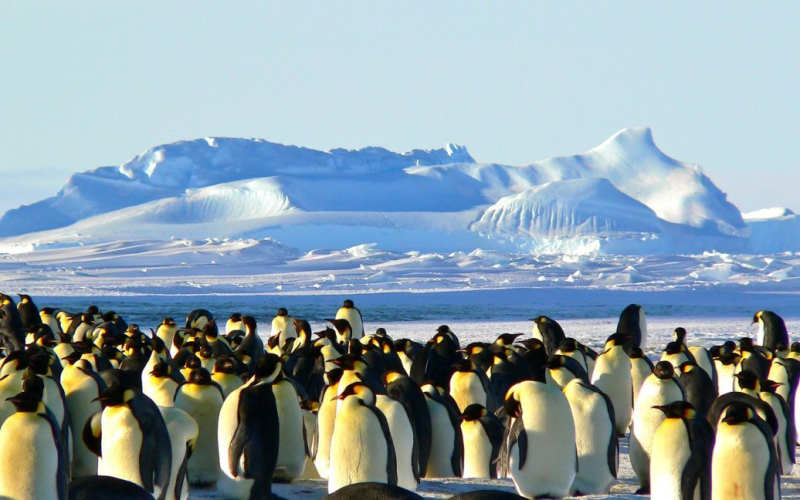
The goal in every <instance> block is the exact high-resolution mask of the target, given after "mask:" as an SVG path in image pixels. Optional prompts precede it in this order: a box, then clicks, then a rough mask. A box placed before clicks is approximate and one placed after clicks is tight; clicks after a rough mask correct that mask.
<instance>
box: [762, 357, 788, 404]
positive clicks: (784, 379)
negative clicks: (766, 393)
mask: <svg viewBox="0 0 800 500" xmlns="http://www.w3.org/2000/svg"><path fill="white" fill-rule="evenodd" d="M783 363H784V360H783V359H781V358H775V359H774V360H773V361H772V364H771V365H770V367H769V375H768V376H767V378H768V379H769V380H772V381H773V382H777V383H779V384H782V385H780V386H779V387H778V388H777V389H775V392H776V393H778V394H780V395H781V397H783V399H784V401H787V402H788V401H789V396H790V394H789V391H790V390H791V383H790V382H791V381H790V380H789V373H788V372H787V370H786V367H785V366H784V364H783Z"/></svg>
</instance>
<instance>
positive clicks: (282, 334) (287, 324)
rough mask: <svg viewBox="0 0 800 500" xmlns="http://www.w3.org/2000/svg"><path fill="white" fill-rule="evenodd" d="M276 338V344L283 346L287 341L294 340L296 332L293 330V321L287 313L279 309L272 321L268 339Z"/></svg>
mask: <svg viewBox="0 0 800 500" xmlns="http://www.w3.org/2000/svg"><path fill="white" fill-rule="evenodd" d="M276 335H277V336H278V339H279V340H278V343H279V344H280V345H283V343H284V342H286V340H287V339H291V338H296V337H297V331H296V330H295V329H294V321H293V320H292V317H291V316H289V311H287V310H286V308H283V307H281V308H280V309H278V314H277V316H275V318H273V319H272V332H271V333H270V334H269V336H270V337H273V336H276Z"/></svg>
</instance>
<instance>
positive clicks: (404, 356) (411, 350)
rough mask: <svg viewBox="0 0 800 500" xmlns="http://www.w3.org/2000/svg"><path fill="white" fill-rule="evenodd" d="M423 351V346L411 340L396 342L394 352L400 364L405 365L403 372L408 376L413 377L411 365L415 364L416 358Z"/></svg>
mask: <svg viewBox="0 0 800 500" xmlns="http://www.w3.org/2000/svg"><path fill="white" fill-rule="evenodd" d="M421 350H422V345H421V344H420V343H418V342H414V341H413V340H409V339H400V340H395V341H394V351H395V352H396V353H397V357H399V358H400V362H401V363H403V370H404V371H405V374H406V375H411V365H412V364H413V363H414V357H415V356H416V355H417V353H418V352H420V351H421Z"/></svg>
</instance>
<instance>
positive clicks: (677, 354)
mask: <svg viewBox="0 0 800 500" xmlns="http://www.w3.org/2000/svg"><path fill="white" fill-rule="evenodd" d="M660 361H668V362H669V363H670V364H672V367H673V368H677V367H679V366H681V365H682V364H683V363H686V362H688V361H691V362H692V363H695V364H696V362H695V360H694V356H693V355H692V353H691V352H689V349H688V348H687V347H686V346H685V345H683V344H682V343H680V342H670V343H668V344H667V346H666V347H665V348H664V352H662V353H661V359H660Z"/></svg>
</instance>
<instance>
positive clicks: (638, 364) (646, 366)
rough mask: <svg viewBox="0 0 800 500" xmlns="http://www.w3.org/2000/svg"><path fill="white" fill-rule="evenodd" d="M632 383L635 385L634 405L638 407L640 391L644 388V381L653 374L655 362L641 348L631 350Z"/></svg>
mask: <svg viewBox="0 0 800 500" xmlns="http://www.w3.org/2000/svg"><path fill="white" fill-rule="evenodd" d="M629 356H630V358H631V382H632V383H633V404H634V405H636V398H638V397H639V389H641V388H642V384H644V381H645V380H646V379H647V377H649V376H650V375H652V374H653V362H652V361H650V358H648V357H647V356H646V355H645V353H644V351H642V349H641V348H640V347H634V348H632V349H631V351H630V353H629Z"/></svg>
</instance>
